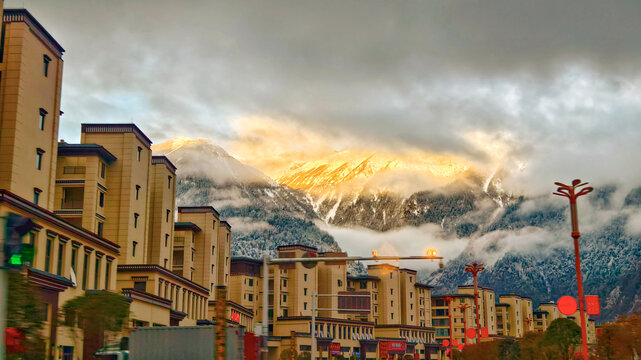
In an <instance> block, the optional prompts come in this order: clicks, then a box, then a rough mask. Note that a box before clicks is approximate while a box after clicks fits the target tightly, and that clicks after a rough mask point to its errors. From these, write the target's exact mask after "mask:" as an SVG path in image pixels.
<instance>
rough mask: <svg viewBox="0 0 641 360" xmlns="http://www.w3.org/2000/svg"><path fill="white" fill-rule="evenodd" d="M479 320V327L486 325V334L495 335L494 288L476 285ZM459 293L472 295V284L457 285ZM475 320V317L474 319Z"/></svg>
mask: <svg viewBox="0 0 641 360" xmlns="http://www.w3.org/2000/svg"><path fill="white" fill-rule="evenodd" d="M478 292H479V298H478V306H479V322H480V323H481V327H486V328H487V331H488V336H494V335H496V331H497V329H496V308H495V304H496V296H495V294H494V290H493V289H491V288H488V287H482V286H479V287H478ZM458 293H459V294H470V295H474V286H472V285H464V286H459V287H458ZM475 321H476V319H475Z"/></svg>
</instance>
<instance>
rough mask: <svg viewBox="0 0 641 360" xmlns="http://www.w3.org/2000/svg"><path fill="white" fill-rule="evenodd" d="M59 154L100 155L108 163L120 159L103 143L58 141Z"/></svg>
mask: <svg viewBox="0 0 641 360" xmlns="http://www.w3.org/2000/svg"><path fill="white" fill-rule="evenodd" d="M58 156H98V157H100V158H101V159H103V160H104V161H105V162H106V163H108V164H111V163H113V162H114V161H116V160H117V159H118V158H116V156H115V155H114V154H112V153H110V152H109V150H107V149H105V148H104V147H103V146H102V145H98V144H67V143H66V142H59V143H58Z"/></svg>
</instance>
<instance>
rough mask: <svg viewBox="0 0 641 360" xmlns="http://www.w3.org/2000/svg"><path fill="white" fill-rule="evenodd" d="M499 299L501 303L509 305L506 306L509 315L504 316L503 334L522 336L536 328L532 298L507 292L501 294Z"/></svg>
mask: <svg viewBox="0 0 641 360" xmlns="http://www.w3.org/2000/svg"><path fill="white" fill-rule="evenodd" d="M499 301H500V304H507V305H508V306H507V307H504V308H505V310H506V311H507V316H504V317H503V329H502V335H505V336H512V337H519V338H520V337H522V336H523V335H525V333H526V332H527V331H531V330H534V324H533V322H532V319H533V315H532V300H531V299H529V298H524V297H521V296H519V295H516V294H505V295H500V296H499ZM497 311H498V310H497ZM502 315H503V314H502ZM508 324H509V325H508ZM497 325H498V324H497Z"/></svg>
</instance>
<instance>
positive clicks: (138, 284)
mask: <svg viewBox="0 0 641 360" xmlns="http://www.w3.org/2000/svg"><path fill="white" fill-rule="evenodd" d="M134 289H136V290H138V291H142V292H147V282H146V281H134Z"/></svg>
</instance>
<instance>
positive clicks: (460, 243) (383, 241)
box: [316, 222, 468, 270]
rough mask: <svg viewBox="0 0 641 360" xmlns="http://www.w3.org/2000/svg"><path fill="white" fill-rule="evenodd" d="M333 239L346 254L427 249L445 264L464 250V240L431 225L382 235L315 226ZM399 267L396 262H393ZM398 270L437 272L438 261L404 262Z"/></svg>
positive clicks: (412, 253)
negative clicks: (436, 254)
mask: <svg viewBox="0 0 641 360" xmlns="http://www.w3.org/2000/svg"><path fill="white" fill-rule="evenodd" d="M316 225H317V226H318V227H320V228H321V229H322V230H324V231H327V232H328V233H329V234H330V235H332V236H333V237H334V239H335V240H336V242H337V243H338V245H339V246H340V247H341V249H342V250H343V251H346V252H347V253H348V255H354V256H369V255H371V254H372V251H373V250H376V251H378V254H379V255H398V256H416V255H424V254H425V252H426V251H427V250H428V249H436V250H437V251H438V254H439V256H442V257H444V258H445V261H448V260H451V259H454V258H456V257H457V256H458V255H459V254H460V253H461V252H462V251H463V250H464V249H465V247H466V245H467V242H468V241H467V240H466V239H457V238H452V237H448V236H446V235H445V234H444V233H442V231H441V228H440V227H439V226H437V225H434V224H426V225H421V226H419V227H405V228H402V229H398V230H393V231H387V232H384V233H380V232H376V231H373V230H369V229H365V228H358V227H355V228H341V227H336V226H333V225H329V224H326V223H323V222H317V224H316ZM394 264H395V265H399V264H398V262H394ZM400 266H401V267H408V268H411V269H417V270H424V269H429V270H436V269H437V268H438V263H437V262H428V261H417V260H405V261H401V262H400Z"/></svg>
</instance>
